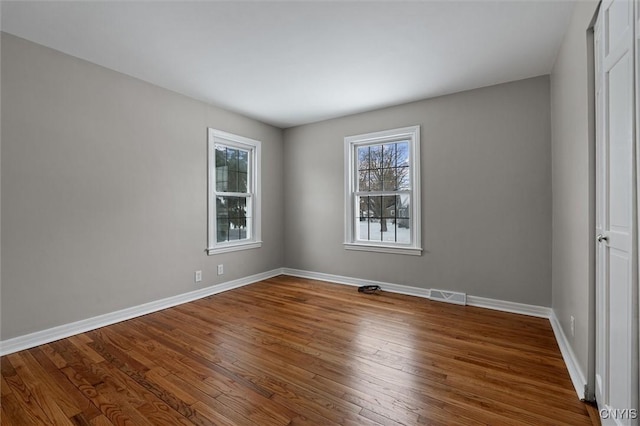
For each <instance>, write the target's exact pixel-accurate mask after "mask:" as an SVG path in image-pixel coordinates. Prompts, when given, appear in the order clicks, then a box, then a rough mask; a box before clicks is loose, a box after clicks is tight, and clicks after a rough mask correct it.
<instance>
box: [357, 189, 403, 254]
mask: <svg viewBox="0 0 640 426" xmlns="http://www.w3.org/2000/svg"><path fill="white" fill-rule="evenodd" d="M409 200H410V197H409V195H408V194H402V195H390V196H375V197H370V196H364V197H358V214H357V217H356V220H357V226H356V233H357V234H356V238H357V239H358V240H364V241H386V242H397V243H403V244H409V243H410V242H411V232H410V223H411V221H410V212H411V210H410V205H409Z"/></svg>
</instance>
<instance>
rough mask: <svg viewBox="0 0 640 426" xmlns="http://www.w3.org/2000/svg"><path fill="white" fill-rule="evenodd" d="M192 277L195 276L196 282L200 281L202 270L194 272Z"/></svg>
mask: <svg viewBox="0 0 640 426" xmlns="http://www.w3.org/2000/svg"><path fill="white" fill-rule="evenodd" d="M194 278H195V281H196V282H197V283H199V282H200V281H202V271H196V273H195V277H194Z"/></svg>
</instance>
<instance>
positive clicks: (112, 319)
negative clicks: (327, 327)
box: [0, 268, 282, 356]
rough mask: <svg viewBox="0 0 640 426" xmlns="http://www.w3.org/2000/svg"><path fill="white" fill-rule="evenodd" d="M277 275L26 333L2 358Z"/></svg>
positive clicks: (2, 348) (8, 343)
mask: <svg viewBox="0 0 640 426" xmlns="http://www.w3.org/2000/svg"><path fill="white" fill-rule="evenodd" d="M278 275H282V269H281V268H278V269H274V270H271V271H267V272H262V273H260V274H256V275H251V276H248V277H244V278H239V279H237V280H233V281H228V282H226V283H222V284H216V285H213V286H210V287H206V288H202V289H199V290H195V291H190V292H188V293H183V294H178V295H176V296H171V297H167V298H165V299H160V300H155V301H153V302H149V303H144V304H142V305H138V306H132V307H130V308H126V309H122V310H119V311H115V312H110V313H108V314H104V315H98V316H96V317H92V318H87V319H84V320H80V321H76V322H72V323H69V324H64V325H60V326H57V327H53V328H49V329H46V330H42V331H37V332H35V333H30V334H26V335H24V336H18V337H14V338H12V339H7V340H3V341H0V355H2V356H3V355H8V354H11V353H14V352H18V351H22V350H24V349H29V348H33V347H35V346H39V345H43V344H45V343H49V342H53V341H55V340H60V339H64V338H65V337H69V336H73V335H75V334H79V333H84V332H86V331H90V330H95V329H96V328H100V327H104V326H107V325H111V324H115V323H117V322H120V321H125V320H128V319H131V318H135V317H139V316H141V315H146V314H150V313H152V312H156V311H161V310H163V309H167V308H170V307H172V306H176V305H181V304H183V303H187V302H191V301H194V300H197V299H202V298H203V297H207V296H211V295H213V294H217V293H222V292H223V291H228V290H232V289H234V288H238V287H243V286H245V285H249V284H253V283H255V282H258V281H262V280H266V279H268V278H272V277H275V276H278Z"/></svg>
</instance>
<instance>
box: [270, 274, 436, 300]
mask: <svg viewBox="0 0 640 426" xmlns="http://www.w3.org/2000/svg"><path fill="white" fill-rule="evenodd" d="M282 273H283V274H284V275H291V276H292V277H300V278H309V279H312V280H320V281H328V282H331V283H336V284H345V285H351V286H356V287H359V286H363V285H379V286H380V288H382V289H383V290H384V291H388V292H390V293H400V294H406V295H409V296H417V297H426V298H428V297H429V289H426V288H419V287H411V286H408V285H400V284H393V283H387V282H383V281H373V280H363V279H362V278H353V277H345V276H342V275H333V274H325V273H322V272H312V271H303V270H301V269H291V268H282Z"/></svg>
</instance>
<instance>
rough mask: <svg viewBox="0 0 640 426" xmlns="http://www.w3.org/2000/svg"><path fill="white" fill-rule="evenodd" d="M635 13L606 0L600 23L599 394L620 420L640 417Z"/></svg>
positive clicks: (623, 0)
mask: <svg viewBox="0 0 640 426" xmlns="http://www.w3.org/2000/svg"><path fill="white" fill-rule="evenodd" d="M634 13H635V12H634V2H631V1H627V0H614V1H605V2H603V3H602V5H601V9H600V14H599V17H598V21H597V23H596V29H595V36H596V43H595V44H596V55H595V58H596V121H597V123H596V228H597V229H596V232H597V234H598V244H597V248H596V400H597V402H598V406H599V408H600V409H601V410H605V411H606V414H607V415H606V416H604V418H603V424H620V425H637V424H638V422H637V418H635V417H637V415H636V416H634V415H633V414H632V413H634V412H633V411H630V410H637V409H638V316H637V307H638V304H637V300H638V291H637V265H638V262H637V259H638V258H637V233H636V232H637V231H636V227H637V225H636V224H637V217H636V214H637V212H636V194H635V190H636V184H635V181H636V169H635V166H636V160H635V159H636V152H635V141H634V138H635V132H636V127H635V102H636V101H635V95H634V93H635V80H634V79H635V76H634V68H635V60H636V58H635V50H636V48H635V47H634V41H635V35H634V16H635V15H634ZM635 413H636V414H637V411H635Z"/></svg>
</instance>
